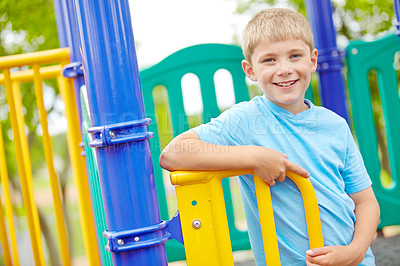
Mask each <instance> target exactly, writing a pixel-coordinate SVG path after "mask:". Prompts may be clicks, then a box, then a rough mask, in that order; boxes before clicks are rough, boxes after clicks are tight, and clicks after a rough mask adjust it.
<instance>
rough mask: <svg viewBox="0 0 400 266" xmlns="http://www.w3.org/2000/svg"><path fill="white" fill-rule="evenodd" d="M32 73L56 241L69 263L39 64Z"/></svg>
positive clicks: (63, 257) (64, 262) (66, 261)
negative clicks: (53, 214)
mask: <svg viewBox="0 0 400 266" xmlns="http://www.w3.org/2000/svg"><path fill="white" fill-rule="evenodd" d="M33 73H34V76H33V80H34V86H35V94H36V102H37V107H38V110H39V119H40V125H41V126H42V132H43V136H42V138H43V150H44V157H45V160H46V164H47V169H48V172H49V179H50V187H51V192H52V196H53V202H54V213H55V217H56V227H57V235H58V241H59V244H60V250H61V260H62V264H63V265H71V259H70V255H69V250H68V242H67V233H66V231H65V223H64V214H63V211H62V210H63V209H62V205H61V198H60V190H59V186H58V180H57V174H56V171H55V169H54V162H53V148H52V143H51V138H50V135H49V130H48V124H47V111H46V109H45V107H44V101H43V82H42V78H41V77H40V67H39V65H36V64H35V65H33Z"/></svg>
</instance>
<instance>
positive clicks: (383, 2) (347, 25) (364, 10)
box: [236, 0, 395, 45]
mask: <svg viewBox="0 0 400 266" xmlns="http://www.w3.org/2000/svg"><path fill="white" fill-rule="evenodd" d="M237 2H238V7H237V9H236V12H237V13H239V14H244V13H246V14H250V15H254V14H255V13H256V12H258V11H259V10H261V9H264V8H268V7H287V8H291V9H294V10H297V11H298V12H300V13H302V14H303V15H306V8H305V0H238V1H237ZM332 2H333V4H334V8H335V11H334V14H333V19H334V24H335V27H336V30H337V32H338V39H339V45H340V44H343V45H346V44H347V42H348V40H351V39H359V38H366V39H367V40H370V39H372V38H375V37H376V36H379V35H380V34H383V33H385V32H386V31H388V30H390V29H391V27H392V26H393V21H394V19H395V14H394V7H393V1H392V0H358V1H345V0H332Z"/></svg>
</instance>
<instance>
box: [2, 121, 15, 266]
mask: <svg viewBox="0 0 400 266" xmlns="http://www.w3.org/2000/svg"><path fill="white" fill-rule="evenodd" d="M0 173H1V183H2V185H3V192H4V199H5V209H6V217H7V224H8V231H9V233H10V242H11V252H12V259H13V261H14V265H16V266H19V257H18V246H17V235H16V233H15V225H14V215H13V207H12V202H11V194H10V185H9V180H8V169H7V161H6V153H5V151H4V140H3V134H2V128H1V122H0Z"/></svg>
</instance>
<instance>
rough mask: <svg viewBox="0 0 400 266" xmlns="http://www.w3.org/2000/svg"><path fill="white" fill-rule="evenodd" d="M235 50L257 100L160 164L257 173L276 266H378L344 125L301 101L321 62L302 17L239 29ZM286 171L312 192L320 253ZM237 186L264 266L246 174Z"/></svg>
mask: <svg viewBox="0 0 400 266" xmlns="http://www.w3.org/2000/svg"><path fill="white" fill-rule="evenodd" d="M242 48H243V53H244V55H245V60H244V61H243V62H242V67H243V70H244V72H245V73H246V75H247V77H248V78H249V79H251V80H252V81H257V82H258V84H259V86H260V88H261V90H262V91H263V93H264V95H263V96H259V97H255V98H253V99H252V100H251V101H249V102H243V103H239V104H237V105H235V106H233V107H232V108H231V109H229V110H227V111H225V112H224V113H222V114H221V115H220V116H219V117H218V118H216V119H213V120H212V121H211V122H210V123H208V124H206V125H201V126H199V127H197V128H194V129H192V130H189V131H188V132H185V133H183V134H181V135H179V136H177V137H176V138H175V139H174V140H173V141H171V143H170V144H169V145H168V146H167V147H166V148H165V149H164V151H163V152H162V154H161V157H160V164H161V166H162V167H163V168H165V169H168V170H170V171H172V170H226V169H252V170H254V171H255V173H256V174H257V175H258V176H259V177H260V178H262V179H263V180H264V181H265V182H267V183H268V184H269V185H270V186H273V187H272V188H271V196H272V201H273V205H274V215H275V223H276V228H277V237H278V244H279V251H280V257H281V263H282V265H290V266H291V265H340V266H344V265H375V262H374V256H373V255H372V252H371V250H370V248H369V245H370V243H371V241H372V239H373V237H374V234H375V231H376V227H377V225H378V220H379V207H378V204H377V201H376V199H375V196H374V193H373V191H372V189H371V181H370V179H369V176H368V174H367V172H366V170H365V167H364V164H363V161H362V158H361V155H360V153H359V151H358V148H357V146H356V144H355V142H354V140H353V138H352V135H351V132H350V130H349V128H348V125H347V123H346V122H345V120H344V119H342V118H340V117H339V116H338V115H336V114H334V113H333V112H331V111H329V110H327V109H325V108H323V107H316V106H314V105H313V104H312V103H311V102H310V101H308V100H305V99H304V93H305V91H306V89H307V87H308V85H309V83H310V79H311V73H313V72H314V71H315V70H316V67H317V56H318V52H317V50H316V49H314V47H313V37H312V32H311V28H310V25H309V24H308V22H307V20H306V19H305V18H304V17H303V16H302V15H300V14H299V13H297V12H294V11H291V10H288V9H280V8H272V9H267V10H263V11H261V12H260V13H258V14H257V15H256V16H255V17H254V18H253V19H252V20H251V21H250V22H249V23H248V25H247V26H246V28H245V30H244V32H243V43H242ZM305 169H307V171H306V170H305ZM286 171H293V172H296V173H298V174H300V175H302V176H303V177H305V178H310V181H311V182H312V184H313V186H314V189H315V192H316V195H317V199H318V205H319V210H320V216H321V225H322V231H323V236H324V245H325V247H323V248H318V249H313V250H307V249H308V247H309V243H308V235H307V227H306V222H305V215H304V209H303V208H304V207H303V204H302V199H301V196H300V193H299V192H298V190H297V188H296V186H295V185H294V183H293V182H292V181H291V180H289V179H286V180H285V177H286V176H285V173H286ZM275 180H277V181H279V182H278V183H275ZM239 184H240V189H241V195H242V200H243V205H244V209H245V214H246V220H247V225H248V230H249V236H250V241H251V245H252V250H253V254H254V258H255V261H256V263H257V265H265V255H264V250H263V245H262V237H261V229H260V221H259V216H258V208H257V202H256V196H255V188H254V179H253V176H251V175H246V176H241V177H240V178H239Z"/></svg>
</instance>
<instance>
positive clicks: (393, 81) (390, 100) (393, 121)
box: [346, 34, 400, 228]
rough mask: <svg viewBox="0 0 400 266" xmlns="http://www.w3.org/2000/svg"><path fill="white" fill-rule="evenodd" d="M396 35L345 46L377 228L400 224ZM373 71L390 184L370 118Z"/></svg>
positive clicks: (359, 142)
mask: <svg viewBox="0 0 400 266" xmlns="http://www.w3.org/2000/svg"><path fill="white" fill-rule="evenodd" d="M398 51H399V38H398V37H397V36H396V35H394V34H393V35H390V36H387V37H385V38H382V39H380V40H377V41H373V42H363V41H354V42H351V43H350V44H349V45H348V47H347V48H346V53H347V56H346V62H347V68H348V74H347V83H348V88H349V95H350V101H351V109H352V114H353V124H354V129H355V134H356V137H357V141H358V144H359V148H360V151H361V154H362V155H363V158H364V162H365V165H366V168H367V171H368V173H369V175H370V177H371V179H372V182H373V185H372V187H373V189H374V192H375V195H376V197H377V199H378V202H379V205H380V209H381V221H380V224H379V228H382V227H384V226H388V225H398V224H400V212H399V211H396V210H399V209H400V186H399V185H400V184H399V181H400V172H399V171H400V138H399V136H400V104H399V88H398V80H397V75H396V71H395V69H394V58H395V53H396V52H398ZM372 70H374V71H376V73H377V78H378V87H379V94H380V98H381V104H382V110H383V116H384V120H385V122H384V124H385V128H386V137H387V146H388V155H389V161H390V171H391V178H392V184H391V185H390V186H389V187H385V186H384V185H383V184H382V181H381V164H380V159H379V155H378V154H379V149H378V141H377V134H376V128H375V123H374V117H373V108H372V102H371V92H370V86H369V82H368V74H369V72H370V71H372Z"/></svg>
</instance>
